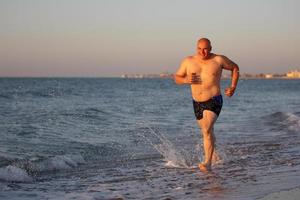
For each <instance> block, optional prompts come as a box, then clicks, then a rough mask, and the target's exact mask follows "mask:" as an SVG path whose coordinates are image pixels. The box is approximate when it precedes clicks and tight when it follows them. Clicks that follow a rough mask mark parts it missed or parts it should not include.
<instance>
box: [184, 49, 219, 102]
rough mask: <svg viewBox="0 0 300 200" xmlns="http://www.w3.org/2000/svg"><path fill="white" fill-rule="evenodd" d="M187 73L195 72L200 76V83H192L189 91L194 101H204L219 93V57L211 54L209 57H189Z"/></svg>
mask: <svg viewBox="0 0 300 200" xmlns="http://www.w3.org/2000/svg"><path fill="white" fill-rule="evenodd" d="M188 59H189V63H188V66H187V74H188V75H191V74H192V73H196V74H197V75H199V76H200V81H201V83H200V84H192V85H191V91H192V96H193V99H194V100H196V101H206V100H208V99H210V98H212V97H214V96H217V95H220V94H221V91H220V79H221V74H222V66H221V63H220V57H219V58H218V56H217V55H214V54H212V56H211V58H210V59H207V60H201V59H199V58H197V57H196V56H192V57H189V58H188Z"/></svg>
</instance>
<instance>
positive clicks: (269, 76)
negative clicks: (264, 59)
mask: <svg viewBox="0 0 300 200" xmlns="http://www.w3.org/2000/svg"><path fill="white" fill-rule="evenodd" d="M273 77H274V76H273V74H266V75H265V78H273Z"/></svg>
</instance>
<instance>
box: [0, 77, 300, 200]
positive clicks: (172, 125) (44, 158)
mask: <svg viewBox="0 0 300 200" xmlns="http://www.w3.org/2000/svg"><path fill="white" fill-rule="evenodd" d="M221 85H222V91H224V89H225V87H227V86H229V85H230V80H222V82H221ZM223 98H224V104H223V109H222V111H221V114H220V116H219V118H218V120H217V122H216V124H215V128H214V131H215V136H216V152H217V154H218V155H219V158H218V160H216V161H215V162H214V163H213V167H212V171H211V172H209V173H202V172H201V171H199V169H198V168H197V164H198V163H199V162H201V161H202V160H203V150H202V148H203V146H202V137H201V134H200V130H199V127H198V125H197V123H196V120H195V117H194V113H193V107H192V98H191V93H190V88H189V86H187V85H176V84H175V83H174V81H173V80H171V79H155V78H153V79H129V78H128V79H126V78H0V199H12V200H33V199H55V200H57V199H76V200H77V199H79V200H113V199H115V200H117V199H118V200H122V199H149V200H150V199H154V200H157V199H163V200H173V199H204V200H205V199H208V200H209V199H228V200H234V199H239V200H252V199H259V198H262V197H264V196H265V195H267V194H269V193H272V192H277V191H282V190H289V189H292V188H297V187H300V80H299V79H298V80H295V79H294V80H285V79H280V80H279V79H270V80H269V79H257V80H240V81H239V84H238V88H237V90H236V93H235V94H234V96H232V97H231V98H229V97H226V96H224V97H223Z"/></svg>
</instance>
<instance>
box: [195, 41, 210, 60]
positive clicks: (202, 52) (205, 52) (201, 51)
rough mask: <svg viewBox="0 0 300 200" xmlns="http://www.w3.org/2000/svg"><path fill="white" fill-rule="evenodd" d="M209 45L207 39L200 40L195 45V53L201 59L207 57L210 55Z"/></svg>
mask: <svg viewBox="0 0 300 200" xmlns="http://www.w3.org/2000/svg"><path fill="white" fill-rule="evenodd" d="M210 51H211V46H210V44H209V42H207V41H200V42H198V45H197V53H198V55H199V56H200V57H201V58H202V59H207V58H209V56H210Z"/></svg>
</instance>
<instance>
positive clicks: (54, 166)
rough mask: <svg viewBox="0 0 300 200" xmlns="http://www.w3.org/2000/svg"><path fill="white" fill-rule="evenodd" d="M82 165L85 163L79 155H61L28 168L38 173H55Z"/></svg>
mask: <svg viewBox="0 0 300 200" xmlns="http://www.w3.org/2000/svg"><path fill="white" fill-rule="evenodd" d="M83 163H85V160H84V158H83V157H82V156H81V155H61V156H55V157H53V158H49V159H47V160H44V161H41V162H37V163H32V164H31V166H30V168H31V170H33V171H38V172H43V171H55V170H65V169H71V168H75V167H77V166H78V165H79V164H83Z"/></svg>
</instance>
